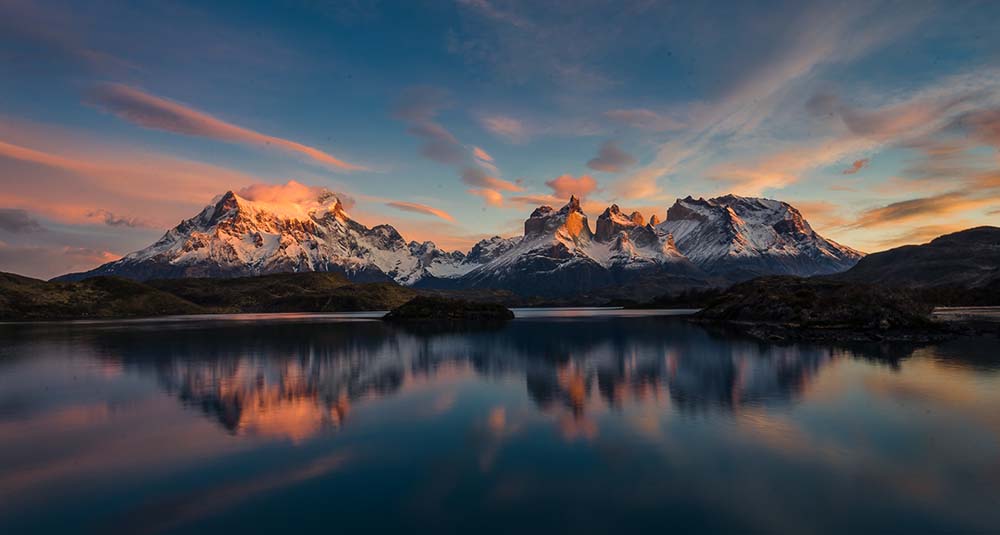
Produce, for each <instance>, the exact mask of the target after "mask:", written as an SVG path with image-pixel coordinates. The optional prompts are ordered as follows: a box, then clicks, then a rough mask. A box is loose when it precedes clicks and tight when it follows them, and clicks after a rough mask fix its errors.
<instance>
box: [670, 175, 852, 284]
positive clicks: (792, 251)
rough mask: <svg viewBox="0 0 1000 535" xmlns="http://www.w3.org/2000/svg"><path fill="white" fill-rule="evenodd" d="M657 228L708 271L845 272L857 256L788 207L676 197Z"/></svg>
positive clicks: (750, 273) (739, 275) (731, 199)
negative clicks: (820, 233) (821, 234)
mask: <svg viewBox="0 0 1000 535" xmlns="http://www.w3.org/2000/svg"><path fill="white" fill-rule="evenodd" d="M656 228H657V229H658V230H659V231H661V232H665V233H669V234H671V235H672V236H673V238H674V240H675V243H676V246H677V248H678V249H679V250H680V251H681V252H682V253H683V254H684V255H685V256H687V257H688V258H689V259H691V261H692V262H694V263H695V264H697V265H699V266H700V267H702V268H703V269H706V270H708V271H710V272H713V273H718V274H723V275H733V276H735V277H736V278H745V277H747V276H753V275H757V274H773V273H789V274H798V275H814V274H822V273H834V272H838V271H843V270H845V269H848V268H849V267H850V266H852V265H854V263H856V262H857V261H858V259H860V258H861V256H862V255H861V253H859V252H858V251H855V250H853V249H851V248H849V247H845V246H842V245H840V244H838V243H836V242H833V241H831V240H827V239H825V238H823V237H822V236H820V235H819V234H817V233H816V232H815V231H814V230H813V229H812V227H811V226H810V225H809V223H808V222H807V221H806V220H805V218H803V217H802V214H801V213H800V212H799V211H798V210H797V209H795V207H793V206H792V205H790V204H788V203H785V202H781V201H776V200H773V199H764V198H757V197H741V196H738V195H732V194H730V195H724V196H721V197H715V198H712V199H707V200H706V199H704V198H699V199H694V198H692V197H690V196H689V197H685V198H684V199H677V201H676V202H675V203H674V205H673V206H671V207H670V209H669V210H667V220H666V221H664V222H663V223H660V224H658V225H657V226H656Z"/></svg>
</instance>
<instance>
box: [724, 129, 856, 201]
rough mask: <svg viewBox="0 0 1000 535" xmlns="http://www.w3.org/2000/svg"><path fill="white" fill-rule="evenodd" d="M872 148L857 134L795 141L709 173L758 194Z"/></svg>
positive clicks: (733, 186)
mask: <svg viewBox="0 0 1000 535" xmlns="http://www.w3.org/2000/svg"><path fill="white" fill-rule="evenodd" d="M870 148H871V142H870V141H868V140H865V139H862V138H857V137H854V136H842V137H839V138H835V139H820V140H818V141H814V142H809V143H793V144H790V145H788V146H786V147H784V148H782V149H780V150H777V151H774V152H771V153H770V154H765V155H763V156H757V155H753V156H752V157H750V158H749V159H747V160H741V159H738V158H734V159H732V160H731V161H728V162H726V163H723V164H718V165H715V166H713V167H711V168H710V169H709V170H708V171H707V173H706V174H707V175H708V177H709V178H710V179H712V180H714V181H717V182H720V183H721V184H722V187H724V188H725V189H726V191H727V192H733V193H737V194H741V195H759V194H761V193H763V192H764V191H766V190H774V189H781V188H785V187H787V186H789V185H791V184H794V183H796V182H798V181H799V180H800V178H801V177H802V175H803V174H805V173H806V172H807V171H810V170H812V169H816V168H819V167H823V166H826V165H830V164H833V163H837V162H841V161H844V159H845V158H849V157H850V156H851V155H854V154H856V153H858V152H860V151H863V150H867V149H870Z"/></svg>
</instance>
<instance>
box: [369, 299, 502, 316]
mask: <svg viewBox="0 0 1000 535" xmlns="http://www.w3.org/2000/svg"><path fill="white" fill-rule="evenodd" d="M382 319H384V320H386V321H405V322H409V321H427V322H464V321H474V322H501V321H507V320H512V319H514V313H513V312H511V311H510V309H508V308H507V307H505V306H503V305H500V304H496V303H479V302H475V301H466V300H464V299H450V298H446V297H431V296H419V297H415V298H413V299H411V300H410V301H408V302H406V303H404V304H403V305H401V306H399V307H396V308H395V309H393V310H391V311H390V312H389V313H388V314H386V315H385V316H383V318H382Z"/></svg>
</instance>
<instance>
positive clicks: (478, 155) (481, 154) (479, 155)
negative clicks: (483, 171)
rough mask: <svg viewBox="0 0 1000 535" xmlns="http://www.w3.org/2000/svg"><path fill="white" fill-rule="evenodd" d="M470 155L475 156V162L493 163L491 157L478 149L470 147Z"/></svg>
mask: <svg viewBox="0 0 1000 535" xmlns="http://www.w3.org/2000/svg"><path fill="white" fill-rule="evenodd" d="M472 155H473V156H475V157H476V159H477V160H480V161H483V162H489V163H493V157H492V156H490V154H489V153H488V152H486V151H484V150H483V149H481V148H479V147H472Z"/></svg>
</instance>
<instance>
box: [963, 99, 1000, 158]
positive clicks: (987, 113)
mask: <svg viewBox="0 0 1000 535" xmlns="http://www.w3.org/2000/svg"><path fill="white" fill-rule="evenodd" d="M959 122H960V124H961V125H962V126H964V127H966V129H967V130H969V131H970V132H972V134H973V135H975V136H976V138H978V139H979V140H981V141H983V142H984V143H987V144H989V145H992V146H994V147H996V148H997V149H1000V109H989V110H977V111H975V112H970V113H968V114H966V115H965V116H963V117H961V118H960V119H959Z"/></svg>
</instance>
